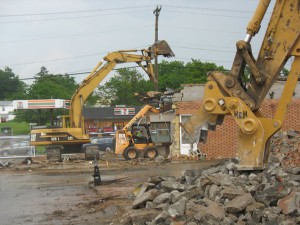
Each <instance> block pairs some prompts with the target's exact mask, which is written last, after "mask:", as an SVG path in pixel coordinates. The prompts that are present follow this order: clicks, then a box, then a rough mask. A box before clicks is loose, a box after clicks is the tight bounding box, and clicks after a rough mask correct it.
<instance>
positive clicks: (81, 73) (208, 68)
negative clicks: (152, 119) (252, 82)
mask: <svg viewBox="0 0 300 225" xmlns="http://www.w3.org/2000/svg"><path fill="white" fill-rule="evenodd" d="M205 63H209V62H207V61H206V62H205ZM159 66H160V67H171V68H181V69H191V68H198V67H196V66H186V65H183V66H176V65H159ZM218 67H220V66H218ZM135 68H140V66H128V67H121V68H116V69H112V70H119V69H135ZM201 69H204V70H215V69H212V68H210V67H201ZM224 71H227V70H224ZM89 73H90V72H89V71H86V72H76V73H75V72H74V73H64V74H58V75H60V76H78V75H83V74H89ZM46 77H47V76H46ZM49 77H51V75H49ZM35 79H38V78H37V77H29V78H20V79H19V80H35Z"/></svg>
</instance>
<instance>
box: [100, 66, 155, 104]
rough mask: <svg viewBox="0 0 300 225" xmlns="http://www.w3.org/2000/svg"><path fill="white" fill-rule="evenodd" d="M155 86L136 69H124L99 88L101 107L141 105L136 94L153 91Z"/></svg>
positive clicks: (119, 70)
mask: <svg viewBox="0 0 300 225" xmlns="http://www.w3.org/2000/svg"><path fill="white" fill-rule="evenodd" d="M153 89H154V84H153V83H151V81H149V80H145V79H144V78H143V76H142V74H141V73H139V72H138V71H137V70H136V69H128V68H122V69H118V70H117V74H116V75H114V76H113V77H112V78H110V79H109V81H107V82H106V83H105V84H104V85H103V86H99V87H98V88H97V95H98V96H99V103H100V104H101V105H105V106H109V105H119V104H126V105H141V104H142V103H141V102H140V101H139V98H137V97H136V96H135V93H145V92H147V91H150V90H153Z"/></svg>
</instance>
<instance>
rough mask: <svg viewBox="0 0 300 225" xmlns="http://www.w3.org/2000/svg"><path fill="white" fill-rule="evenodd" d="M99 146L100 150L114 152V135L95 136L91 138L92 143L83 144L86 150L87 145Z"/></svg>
mask: <svg viewBox="0 0 300 225" xmlns="http://www.w3.org/2000/svg"><path fill="white" fill-rule="evenodd" d="M91 146H97V147H98V148H99V150H100V151H108V152H112V151H114V149H115V144H114V138H113V137H101V138H94V139H92V140H91V143H88V144H84V145H83V146H82V148H83V150H84V151H85V149H86V147H91Z"/></svg>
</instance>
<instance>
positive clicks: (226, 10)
mask: <svg viewBox="0 0 300 225" xmlns="http://www.w3.org/2000/svg"><path fill="white" fill-rule="evenodd" d="M166 7H170V8H180V9H192V10H207V11H214V12H215V11H220V12H234V13H251V14H252V13H253V11H246V10H234V9H218V8H216V9H215V8H201V7H195V6H179V5H166Z"/></svg>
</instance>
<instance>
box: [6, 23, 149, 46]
mask: <svg viewBox="0 0 300 225" xmlns="http://www.w3.org/2000/svg"><path fill="white" fill-rule="evenodd" d="M152 26H153V25H143V26H139V27H127V28H126V27H122V28H114V29H111V30H107V31H100V32H93V33H84V34H71V35H61V36H52V37H41V38H30V39H19V40H10V41H0V44H6V43H14V42H23V41H36V40H48V39H56V38H69V37H80V36H89V35H97V34H103V33H109V32H118V31H122V30H137V29H144V28H147V27H152Z"/></svg>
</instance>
